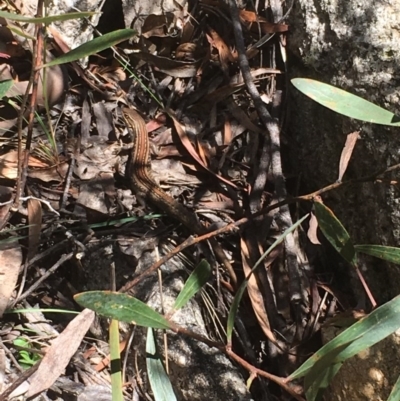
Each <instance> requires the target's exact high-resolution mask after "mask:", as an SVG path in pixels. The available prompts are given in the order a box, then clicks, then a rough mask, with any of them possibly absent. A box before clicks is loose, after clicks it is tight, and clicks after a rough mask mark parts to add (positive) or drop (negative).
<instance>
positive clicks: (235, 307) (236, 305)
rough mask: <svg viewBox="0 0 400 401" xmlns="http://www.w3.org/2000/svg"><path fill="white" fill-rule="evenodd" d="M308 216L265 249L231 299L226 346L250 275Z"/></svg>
mask: <svg viewBox="0 0 400 401" xmlns="http://www.w3.org/2000/svg"><path fill="white" fill-rule="evenodd" d="M308 216H309V215H308V214H306V215H305V216H303V217H302V218H301V219H300V220H299V221H297V222H296V223H294V224H293V225H292V226H291V227H289V228H288V229H287V230H285V232H284V233H283V234H281V235H280V236H279V237H278V238H277V239H276V240H275V241H274V243H273V244H272V245H271V246H270V247H269V248H268V249H267V251H266V252H264V254H263V255H262V256H261V257H260V259H258V261H257V262H256V264H255V265H254V267H253V268H252V269H251V272H250V274H249V275H248V276H247V277H246V279H245V280H243V283H242V284H241V286H240V287H239V289H238V290H237V292H236V295H235V297H234V298H233V301H232V305H231V308H230V310H229V315H228V322H227V329H226V333H227V340H228V344H229V343H231V341H232V332H233V326H234V324H235V318H236V314H237V311H238V309H239V304H240V301H241V299H242V296H243V293H244V291H245V289H246V287H247V283H248V282H249V278H250V276H251V274H253V273H254V272H255V270H256V269H257V268H258V267H259V266H260V265H261V262H262V261H263V260H264V259H265V258H266V257H267V256H268V255H269V254H270V253H271V252H272V251H273V249H274V248H276V246H277V245H279V244H280V243H281V242H282V241H283V240H284V239H285V238H286V236H287V235H288V234H289V233H291V232H293V231H294V230H295V229H296V228H297V227H298V226H299V225H300V224H301V223H302V222H303V221H304V220H305V219H306V218H307V217H308Z"/></svg>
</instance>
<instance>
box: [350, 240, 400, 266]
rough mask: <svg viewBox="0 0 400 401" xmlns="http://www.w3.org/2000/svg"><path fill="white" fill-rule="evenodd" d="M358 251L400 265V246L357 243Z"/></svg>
mask: <svg viewBox="0 0 400 401" xmlns="http://www.w3.org/2000/svg"><path fill="white" fill-rule="evenodd" d="M355 248H356V251H357V252H362V253H366V254H367V255H371V256H375V257H376V258H379V259H383V260H386V261H388V262H391V263H395V264H397V265H400V248H396V247H394V246H383V245H355Z"/></svg>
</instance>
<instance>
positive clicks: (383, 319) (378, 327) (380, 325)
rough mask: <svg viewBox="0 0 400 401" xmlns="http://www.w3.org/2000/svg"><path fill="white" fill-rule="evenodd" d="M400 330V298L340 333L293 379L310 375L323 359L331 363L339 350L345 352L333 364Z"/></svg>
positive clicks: (302, 367)
mask: <svg viewBox="0 0 400 401" xmlns="http://www.w3.org/2000/svg"><path fill="white" fill-rule="evenodd" d="M399 328H400V295H399V296H397V297H395V298H393V299H392V300H391V301H389V302H387V303H386V304H384V305H382V306H380V307H379V308H377V309H375V310H374V311H373V312H371V313H370V314H369V315H368V316H367V317H365V318H363V319H361V320H359V321H358V322H357V323H355V324H353V325H352V326H351V327H349V328H348V329H347V330H345V331H343V332H342V333H340V334H339V335H338V336H337V337H336V338H334V339H333V340H332V341H329V343H327V344H325V345H324V346H323V347H322V348H321V349H320V350H319V351H318V352H316V353H315V354H314V355H313V356H312V357H310V358H309V359H307V361H306V362H304V363H303V365H301V366H300V367H299V368H298V369H297V370H296V371H295V372H293V373H292V374H291V375H290V379H291V380H293V379H297V378H299V377H303V376H305V375H307V374H308V373H309V372H310V370H311V369H312V367H313V366H314V365H315V364H316V363H317V362H318V361H321V362H319V363H321V364H323V363H324V362H323V361H322V360H323V359H324V358H328V359H330V360H331V361H332V359H331V355H332V352H334V350H335V349H337V348H342V347H343V346H344V345H347V344H349V345H347V346H346V347H344V349H342V350H340V352H339V353H337V355H336V357H335V358H334V360H333V361H332V363H339V362H343V361H345V360H346V359H348V358H351V357H352V356H354V355H356V354H358V353H359V352H361V351H363V350H365V349H367V348H369V347H372V346H373V345H374V344H376V343H377V342H379V341H381V340H383V339H384V338H386V337H387V336H389V335H390V334H392V333H394V332H395V331H396V330H397V329H399Z"/></svg>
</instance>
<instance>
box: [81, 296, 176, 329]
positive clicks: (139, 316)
mask: <svg viewBox="0 0 400 401" xmlns="http://www.w3.org/2000/svg"><path fill="white" fill-rule="evenodd" d="M74 299H75V301H76V302H77V303H78V304H79V305H82V306H84V307H85V308H89V309H91V310H93V311H95V312H96V313H98V314H99V315H102V316H105V317H109V318H111V319H115V320H120V321H121V322H129V323H135V324H137V325H139V326H144V327H154V328H156V329H169V328H170V324H169V322H168V320H167V319H165V317H163V316H161V315H160V314H159V313H158V312H156V311H155V310H153V309H152V308H150V306H147V305H146V304H145V303H144V302H142V301H139V300H138V299H136V298H133V297H131V296H129V295H127V294H121V293H119V292H111V291H88V292H82V293H80V294H77V295H75V296H74Z"/></svg>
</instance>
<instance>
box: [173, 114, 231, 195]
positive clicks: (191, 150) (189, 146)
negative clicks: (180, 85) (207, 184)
mask: <svg viewBox="0 0 400 401" xmlns="http://www.w3.org/2000/svg"><path fill="white" fill-rule="evenodd" d="M167 113H168V115H169V116H170V117H171V118H172V121H173V122H174V126H175V129H176V132H177V133H178V136H179V139H180V140H181V142H182V145H183V146H184V147H185V149H186V150H187V151H188V152H189V154H190V155H191V156H192V157H193V159H194V160H196V162H197V163H199V165H200V166H201V167H202V168H204V169H205V170H206V171H208V172H209V173H210V174H212V175H213V176H214V177H216V178H218V179H219V180H220V181H222V182H224V183H225V184H227V185H229V186H231V187H233V188H235V189H238V187H237V186H236V185H235V184H234V183H232V182H231V181H229V180H227V179H226V178H224V177H221V176H220V175H218V174H215V173H214V172H213V171H212V170H210V169H209V168H208V167H207V166H206V165H205V164H204V163H203V161H202V160H201V158H200V157H199V155H198V153H197V152H196V149H195V148H194V146H193V145H192V143H191V142H190V140H189V138H188V136H187V135H186V131H185V129H184V128H183V126H182V125H181V123H180V122H179V121H178V120H177V118H176V117H175V114H174V113H173V112H172V110H167Z"/></svg>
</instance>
